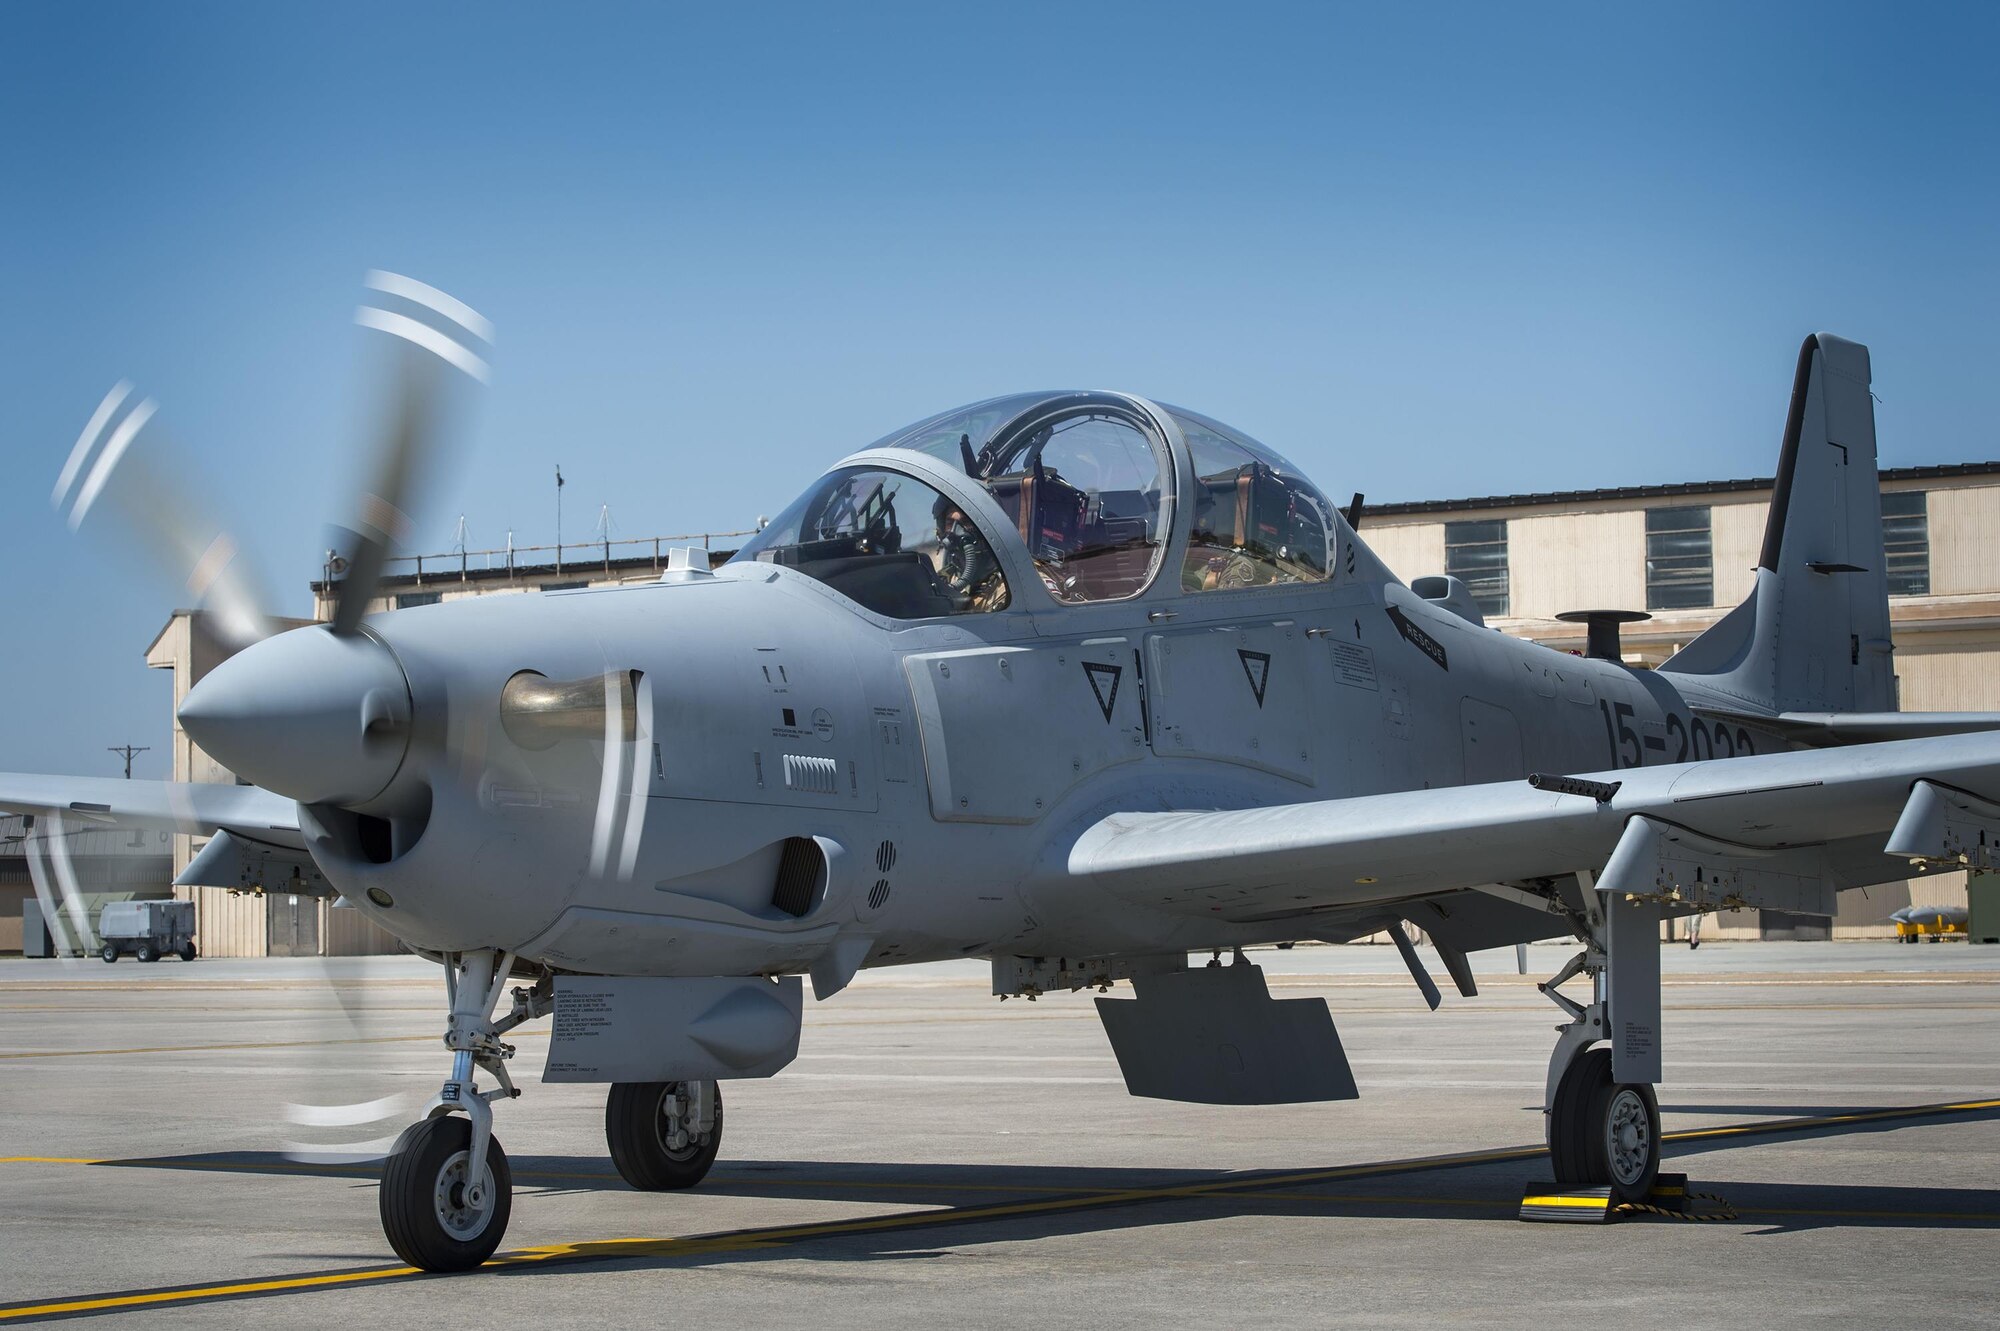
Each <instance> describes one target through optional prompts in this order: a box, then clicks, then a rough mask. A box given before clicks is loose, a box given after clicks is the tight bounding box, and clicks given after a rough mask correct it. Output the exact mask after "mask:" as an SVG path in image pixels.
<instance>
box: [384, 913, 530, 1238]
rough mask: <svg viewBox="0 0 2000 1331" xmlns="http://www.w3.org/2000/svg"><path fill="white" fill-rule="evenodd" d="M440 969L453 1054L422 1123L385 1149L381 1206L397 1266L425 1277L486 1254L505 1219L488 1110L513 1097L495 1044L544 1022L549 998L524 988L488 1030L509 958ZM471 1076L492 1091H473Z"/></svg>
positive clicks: (508, 1203)
mask: <svg viewBox="0 0 2000 1331" xmlns="http://www.w3.org/2000/svg"><path fill="white" fill-rule="evenodd" d="M443 960H444V964H445V987H446V990H447V991H448V992H449V994H450V997H451V1025H450V1027H449V1028H448V1029H447V1030H446V1032H445V1037H444V1042H445V1045H446V1047H447V1048H449V1049H450V1050H451V1051H452V1065H451V1078H450V1079H449V1080H448V1081H446V1082H445V1084H444V1086H443V1088H442V1089H441V1090H440V1091H439V1092H438V1094H437V1098H435V1099H434V1100H432V1101H431V1102H430V1104H429V1105H428V1106H426V1107H425V1110H424V1118H423V1120H422V1121H421V1122H418V1123H415V1124H412V1125H411V1126H410V1127H409V1128H407V1129H405V1130H404V1132H403V1135H402V1136H400V1137H398V1138H397V1139H396V1144H395V1145H394V1146H393V1147H391V1148H390V1150H389V1158H388V1160H387V1161H386V1162H385V1163H384V1166H383V1170H382V1186H381V1191H380V1195H379V1200H380V1203H381V1209H382V1232H383V1234H385V1235H386V1236H387V1237H388V1239H389V1245H390V1246H391V1247H392V1248H394V1249H395V1250H396V1255H397V1256H398V1257H401V1258H402V1259H403V1260H404V1261H406V1262H408V1263H409V1264H410V1265H411V1266H414V1267H418V1268H420V1269H422V1270H425V1271H464V1270H468V1269H470V1268H472V1267H475V1266H478V1265H479V1264H480V1263H481V1262H483V1261H485V1260H486V1259H487V1258H488V1257H491V1256H492V1255H493V1252H494V1250H495V1249H496V1248H498V1247H499V1246H500V1240H501V1239H502V1238H503V1237H504V1236H505V1235H506V1233H507V1220H508V1217H509V1215H510V1214H511V1213H512V1210H513V1194H514V1179H513V1173H512V1171H511V1170H509V1169H508V1167H507V1152H506V1151H505V1150H503V1149H502V1148H501V1146H500V1143H499V1141H498V1140H497V1139H496V1138H495V1137H494V1136H493V1107H492V1102H493V1101H494V1100H498V1099H501V1098H503V1097H505V1098H509V1099H511V1098H513V1097H514V1096H518V1095H519V1094H520V1093H521V1092H520V1091H519V1090H517V1089H515V1086H514V1081H513V1078H511V1077H509V1076H508V1075H507V1063H506V1060H508V1059H509V1058H512V1057H513V1056H514V1048H513V1046H512V1045H507V1044H502V1043H501V1042H500V1036H501V1035H503V1034H505V1033H506V1032H508V1031H510V1030H512V1029H513V1028H514V1027H516V1026H518V1025H520V1024H521V1023H522V1022H524V1021H531V1020H533V1019H534V1018H536V1017H539V1016H543V1015H545V1014H546V1013H548V1011H549V1010H550V1008H551V1006H552V1003H553V992H554V991H553V987H552V985H551V983H550V981H549V980H548V979H547V978H546V977H544V978H543V979H542V980H541V981H539V982H537V983H536V984H535V986H534V987H533V988H531V989H516V990H514V1004H513V1007H512V1008H511V1009H510V1010H509V1011H508V1013H507V1015H506V1016H504V1017H502V1018H500V1019H499V1020H498V1021H495V1020H494V1019H493V1008H494V1005H495V1004H496V1003H498V1002H499V1001H500V991H501V990H502V989H503V988H504V987H505V986H506V983H507V973H508V971H509V970H510V969H511V968H512V965H513V957H512V955H511V954H509V953H502V952H493V951H490V950H489V951H480V952H463V953H451V954H447V955H446V956H445V957H444V958H443ZM479 1069H484V1070H485V1071H487V1072H489V1073H491V1074H492V1075H493V1078H494V1080H495V1081H497V1082H499V1086H498V1087H496V1088H495V1089H493V1090H490V1091H481V1090H480V1089H479V1087H478V1085H477V1082H476V1080H475V1077H476V1073H477V1071H478V1070H479ZM461 1115H462V1117H461Z"/></svg>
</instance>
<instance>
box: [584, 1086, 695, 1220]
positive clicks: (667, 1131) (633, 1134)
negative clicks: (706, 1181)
mask: <svg viewBox="0 0 2000 1331" xmlns="http://www.w3.org/2000/svg"><path fill="white" fill-rule="evenodd" d="M604 1140H605V1142H606V1143H607V1144H608V1145H609V1146H610V1147H611V1163H612V1164H614V1165H616V1166H618V1174H619V1177H621V1178H623V1179H624V1180H625V1181H626V1182H627V1183H629V1184H631V1185H632V1186H633V1187H635V1188H637V1189H639V1191H641V1192H666V1191H668V1190H670V1189H673V1188H692V1187H693V1186H694V1185H695V1184H697V1183H699V1182H701V1181H702V1179H703V1178H704V1177H705V1176H706V1175H707V1174H708V1169H709V1166H710V1165H713V1164H714V1163H715V1153H716V1152H717V1151H718V1150H720V1149H721V1148H722V1087H721V1086H720V1085H719V1084H718V1083H716V1082H712V1081H623V1082H618V1083H616V1084H614V1085H613V1086H612V1088H611V1094H610V1096H609V1097H607V1098H606V1100H605V1102H604Z"/></svg>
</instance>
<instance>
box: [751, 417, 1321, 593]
mask: <svg viewBox="0 0 2000 1331" xmlns="http://www.w3.org/2000/svg"><path fill="white" fill-rule="evenodd" d="M883 449H889V450H908V451H912V452H916V453H921V454H924V455H926V456H928V457H930V458H932V459H934V460H936V461H937V462H940V463H943V464H944V465H945V466H947V467H949V468H950V469H951V471H952V472H954V473H959V474H962V475H964V476H965V477H967V478H968V479H970V480H971V481H974V482H976V483H978V484H979V485H980V486H981V487H982V488H983V489H984V490H985V491H986V492H987V494H988V495H990V496H991V497H992V499H993V501H994V502H995V504H997V505H998V507H999V509H1000V511H1001V513H1002V514H1003V515H1004V516H1005V518H1006V521H1007V523H1008V525H1009V530H1005V531H995V532H991V533H982V532H981V531H980V530H979V529H978V527H977V526H976V525H975V524H974V523H973V521H972V519H971V517H970V516H969V515H968V514H967V513H966V512H964V511H963V509H962V508H961V507H960V506H959V504H958V503H957V502H955V501H954V500H952V499H951V498H949V497H948V496H946V495H945V494H943V493H942V492H940V491H939V490H938V489H937V488H936V487H934V486H932V485H930V484H927V483H925V482H924V481H922V480H919V479H917V478H916V477H915V476H913V475H907V474H904V473H903V472H901V471H898V470H895V469H893V468H891V467H888V466H882V465H868V466H850V467H844V468H841V469H839V470H836V471H834V472H831V473H829V474H828V475H826V476H824V477H822V478H821V479H820V480H819V481H818V482H816V483H815V484H814V486H813V487H812V489H810V490H808V491H807V492H806V494H805V495H804V496H803V497H801V498H800V499H799V500H798V501H797V502H796V503H794V504H793V505H792V506H791V507H790V508H788V509H786V510H785V512H784V513H783V514H781V515H780V516H779V517H778V518H777V519H776V520H775V521H774V522H772V523H771V524H770V525H769V526H767V527H766V528H765V529H764V530H763V531H762V532H760V533H758V535H757V536H756V537H755V538H754V539H753V540H751V541H750V542H749V543H748V544H746V545H745V546H744V547H743V549H742V550H741V551H739V552H738V554H737V555H736V559H737V560H748V559H755V560H762V561H765V562H769V563H776V564H782V565H788V566H790V567H793V568H796V569H798V570H799V571H800V572H802V573H805V574H808V575H809V576H811V577H814V578H817V579H819V580H820V581H821V582H824V583H826V584H827V585H829V586H831V587H833V588H834V589H836V590H838V591H840V592H841V593H843V594H844V595H846V596H848V597H850V598H851V599H853V600H855V601H857V602H859V603H860V604H861V605H863V606H865V607H867V608H868V609H870V610H873V611H875V612H876V613H878V614H881V615H885V616H888V617H890V618H893V619H925V618H932V617H937V616H944V615H959V614H983V613H990V612H992V611H997V610H1004V609H1007V608H1008V607H1009V606H1011V605H1014V604H1016V603H1017V601H1018V595H1017V593H1016V592H1015V590H1014V589H1011V588H1009V586H1008V585H1007V581H1006V577H1005V573H1004V570H1003V566H1002V561H1001V560H1000V559H999V558H998V557H997V556H996V554H995V552H994V543H995V542H1008V543H1012V542H1015V541H1018V542H1019V545H1020V547H1021V548H1024V549H1025V551H1026V554H1027V556H1028V560H1029V562H1030V563H1031V565H1032V567H1033V569H1034V571H1035V575H1036V577H1037V578H1039V580H1040V581H1041V584H1042V588H1043V589H1044V590H1045V591H1046V592H1047V593H1048V594H1049V596H1050V597H1052V598H1053V599H1054V600H1055V601H1057V602H1058V603H1063V604H1081V603H1085V602H1094V601H1118V600H1126V599H1129V598H1132V597H1135V596H1139V595H1142V594H1144V593H1145V592H1146V591H1147V589H1148V588H1149V587H1151V586H1153V584H1154V582H1155V579H1156V577H1157V575H1158V574H1159V571H1160V569H1161V566H1162V565H1163V563H1164V562H1166V559H1167V557H1168V555H1169V553H1170V551H1169V548H1168V547H1169V538H1170V536H1171V534H1172V533H1173V530H1174V516H1175V496H1176V493H1177V491H1179V490H1180V489H1181V483H1180V482H1179V481H1177V477H1180V476H1191V477H1192V482H1193V484H1192V493H1191V494H1185V495H1183V496H1182V500H1181V502H1182V503H1183V504H1184V505H1185V506H1187V507H1189V508H1190V509H1191V514H1190V521H1189V524H1188V526H1189V530H1188V535H1187V541H1186V545H1185V547H1184V550H1183V553H1182V555H1181V556H1180V559H1179V561H1178V562H1179V564H1180V589H1181V591H1183V592H1191V593H1199V592H1212V591H1226V590H1235V589H1240V588H1249V587H1262V586H1271V585H1275V584H1279V583H1300V582H1320V581H1323V580H1325V579H1326V578H1327V577H1328V574H1329V570H1330V569H1331V567H1332V560H1331V558H1330V542H1331V540H1332V539H1333V509H1332V506H1331V505H1329V504H1328V503H1327V501H1326V499H1325V497H1324V496H1322V495H1321V494H1320V493H1319V491H1317V490H1315V489H1314V488H1313V487H1312V486H1311V484H1310V483H1308V482H1307V481H1306V480H1305V479H1304V478H1303V477H1302V476H1300V474H1299V473H1298V471H1297V469H1296V468H1294V467H1293V466H1292V465H1291V464H1290V463H1288V462H1286V461H1285V460H1284V459H1283V458H1281V457H1279V456H1278V455H1277V454H1275V453H1273V452H1271V451H1270V450H1269V449H1267V448H1265V447H1264V446H1263V445H1261V444H1259V443H1257V442H1256V441H1255V440H1253V439H1250V438H1249V437H1248V436H1245V435H1243V434H1240V433H1238V432H1236V431H1233V430H1231V429H1229V428H1228V427H1227V426H1224V425H1221V424H1219V423H1217V422H1215V421H1212V420H1210V419H1208V418H1207V417H1205V416H1200V415H1197V414H1195V413H1194V412H1190V411H1184V410H1182V409H1180V408H1177V407H1162V406H1156V405H1154V404H1152V403H1148V402H1145V401H1144V400H1142V399H1138V398H1132V397H1127V396H1125V395H1123V394H1118V393H1025V394H1017V395H1015V396H1011V397H1000V398H992V399H990V400H988V401H985V402H979V403H975V404H973V405H972V406H969V407H961V408H958V409H956V410H954V411H948V412H944V413H941V414H940V415H937V416H933V417H931V418H930V419H928V420H924V421H920V422H918V423H917V424H915V425H912V426H908V427H906V428H904V429H901V430H898V431H896V432H895V433H893V434H890V435H887V436H885V437H884V438H882V439H881V440H879V441H877V442H876V443H875V444H873V445H871V447H870V449H869V450H868V451H870V452H874V451H876V450H883ZM1182 449H1184V450H1185V458H1186V462H1187V464H1188V465H1187V466H1186V468H1185V470H1183V469H1182V467H1180V466H1178V465H1177V463H1176V453H1177V450H1182Z"/></svg>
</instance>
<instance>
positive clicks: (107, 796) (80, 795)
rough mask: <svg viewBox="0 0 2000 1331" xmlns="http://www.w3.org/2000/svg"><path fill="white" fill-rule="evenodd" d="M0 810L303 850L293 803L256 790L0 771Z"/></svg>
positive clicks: (73, 823)
mask: <svg viewBox="0 0 2000 1331" xmlns="http://www.w3.org/2000/svg"><path fill="white" fill-rule="evenodd" d="M0 812H6V813H27V814H39V815H44V816H47V815H54V816H56V817H57V818H59V819H61V820H62V821H63V822H64V823H66V824H67V825H68V826H70V827H78V826H84V825H87V824H90V823H100V824H110V825H115V826H120V827H145V828H158V829H161V830H163V831H168V832H191V833H193V834H194V835H196V836H207V835H210V834H213V833H216V832H231V833H235V834H237V835H238V836H242V837H245V838H248V839H249V840H251V841H256V842H262V843H265V844H270V845H279V846H285V847H287V848H290V849H296V850H303V849H304V848H305V840H304V838H303V837H302V836H301V835H300V834H299V808H298V805H296V804H294V803H293V802H292V801H291V800H288V799H286V798H284V797H283V796H281V795H274V794H272V793H271V792H270V791H268V790H263V789H260V788H258V787H256V786H236V785H223V784H221V783H220V782H204V781H125V780H121V779H119V778H117V777H98V776H33V775H28V774H25V773H19V772H0Z"/></svg>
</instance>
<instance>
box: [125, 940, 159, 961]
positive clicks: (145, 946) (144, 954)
mask: <svg viewBox="0 0 2000 1331" xmlns="http://www.w3.org/2000/svg"><path fill="white" fill-rule="evenodd" d="M132 955H133V956H135V957H137V958H138V959H139V960H140V961H158V960H159V959H160V954H159V953H158V952H156V951H154V950H153V945H152V944H151V943H141V944H139V946H137V947H135V948H133V949H132Z"/></svg>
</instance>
